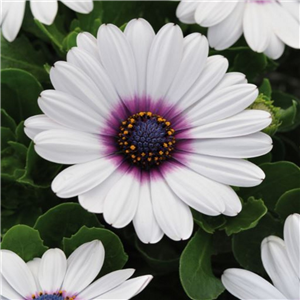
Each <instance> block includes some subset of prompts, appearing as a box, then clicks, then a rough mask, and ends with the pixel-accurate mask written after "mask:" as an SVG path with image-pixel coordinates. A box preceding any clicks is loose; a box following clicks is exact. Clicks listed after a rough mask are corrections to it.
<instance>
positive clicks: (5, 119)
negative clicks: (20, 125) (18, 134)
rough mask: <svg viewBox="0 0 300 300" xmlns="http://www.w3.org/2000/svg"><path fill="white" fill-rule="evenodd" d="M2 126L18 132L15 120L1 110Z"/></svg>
mask: <svg viewBox="0 0 300 300" xmlns="http://www.w3.org/2000/svg"><path fill="white" fill-rule="evenodd" d="M1 126H2V127H5V128H9V129H10V130H11V131H12V132H14V131H15V130H16V126H17V125H16V122H15V121H14V119H13V118H12V117H11V116H9V115H8V114H7V112H6V111H5V110H4V109H1Z"/></svg>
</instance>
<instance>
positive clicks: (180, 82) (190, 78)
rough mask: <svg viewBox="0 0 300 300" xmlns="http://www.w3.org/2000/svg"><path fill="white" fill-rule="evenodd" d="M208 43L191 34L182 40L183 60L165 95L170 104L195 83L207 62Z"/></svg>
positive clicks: (204, 38)
mask: <svg viewBox="0 0 300 300" xmlns="http://www.w3.org/2000/svg"><path fill="white" fill-rule="evenodd" d="M207 55H208V42H207V39H206V37H205V36H203V35H201V34H200V33H193V34H189V35H188V36H186V37H185V38H184V40H183V58H182V61H181V65H180V67H179V69H178V72H177V74H176V77H175V79H174V81H173V83H172V85H171V87H170V89H169V91H168V93H167V96H166V97H167V99H168V101H170V102H171V103H173V104H175V103H177V102H178V101H179V100H180V98H181V97H182V96H183V95H184V94H186V93H187V92H188V91H189V89H190V88H191V86H193V84H194V83H195V81H196V80H197V78H198V77H199V76H200V74H201V72H202V71H203V68H204V66H205V64H206V61H207Z"/></svg>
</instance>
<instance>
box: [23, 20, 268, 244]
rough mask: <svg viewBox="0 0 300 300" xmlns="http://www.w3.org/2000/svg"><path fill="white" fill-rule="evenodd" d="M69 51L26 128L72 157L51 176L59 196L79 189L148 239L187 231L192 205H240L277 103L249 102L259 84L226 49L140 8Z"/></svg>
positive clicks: (53, 156)
mask: <svg viewBox="0 0 300 300" xmlns="http://www.w3.org/2000/svg"><path fill="white" fill-rule="evenodd" d="M77 44H78V47H77V48H73V49H72V50H71V51H69V53H68V55H67V62H57V63H56V64H55V66H54V67H53V68H52V69H51V71H50V78H51V82H52V84H53V86H54V88H55V90H47V91H44V92H43V93H42V94H41V96H40V98H39V99H38V103H39V106H40V108H41V110H42V111H43V112H44V115H39V116H35V117H32V118H29V119H27V120H26V122H25V126H26V128H25V132H26V133H27V135H28V136H29V137H30V138H32V139H33V141H34V144H35V150H36V151H37V153H38V154H39V155H40V156H42V157H44V158H45V159H47V160H50V161H52V162H56V163H62V164H75V165H74V166H71V167H69V168H67V169H65V170H64V171H62V172H61V173H60V174H59V175H58V176H57V177H56V178H55V179H54V181H53V183H52V189H53V191H54V192H55V193H56V194H57V195H58V196H59V197H62V198H69V197H74V196H78V197H79V202H80V204H81V205H82V206H83V207H84V208H86V209H87V210H88V211H90V212H94V213H103V214H104V218H105V220H106V222H108V223H109V224H111V225H112V226H114V227H116V228H121V227H124V226H126V225H127V224H129V223H130V222H131V221H132V220H133V225H134V227H135V230H136V232H137V234H138V236H139V238H140V239H141V240H142V241H143V242H145V243H155V242H157V241H159V240H160V239H161V238H162V236H163V234H164V233H165V234H166V235H167V236H168V237H170V238H171V239H174V240H180V239H187V238H189V237H190V235H191V233H192V230H193V218H192V214H191V211H190V208H189V206H190V207H192V208H194V209H196V210H197V211H200V212H202V213H204V214H207V215H212V216H215V215H219V214H225V215H228V216H235V215H236V214H238V212H239V211H240V210H241V202H240V200H239V198H238V196H237V195H236V194H235V192H234V191H233V190H232V188H231V187H229V185H233V186H254V185H258V184H260V183H261V181H262V180H263V178H264V173H263V172H262V170H261V169H260V168H258V167H257V166H256V165H254V164H252V163H251V162H249V161H246V160H243V158H245V157H254V156H258V155H262V154H264V153H266V152H268V151H270V149H271V147H272V146H271V139H270V137H269V136H267V135H266V134H263V133H260V132H258V131H259V130H261V129H263V128H264V127H266V126H268V125H269V124H270V122H271V118H270V114H269V113H268V112H265V111H259V110H245V108H246V107H248V106H249V105H250V104H251V103H252V102H253V101H254V100H255V98H256V97H257V94H258V92H257V88H256V86H254V85H253V84H248V83H247V82H246V79H245V76H244V75H243V74H240V73H228V74H226V70H227V68H228V61H227V60H226V59H225V58H224V57H222V56H212V57H209V58H208V57H207V55H208V43H207V40H206V38H205V37H204V36H202V35H201V34H198V33H195V34H191V35H188V36H187V37H185V38H183V35H182V31H181V29H180V28H179V26H175V25H174V24H167V25H165V26H164V27H163V28H162V29H161V30H160V31H159V32H158V33H157V35H155V33H154V31H153V29H152V27H151V26H150V24H149V23H148V22H147V21H145V20H143V19H138V20H132V21H131V22H129V23H128V25H127V27H126V29H125V32H124V33H123V32H122V31H121V30H120V29H119V28H117V27H116V26H114V25H102V26H101V27H100V29H99V31H98V37H97V39H95V38H94V37H93V36H91V35H90V34H88V33H82V34H80V35H79V36H78V39H77Z"/></svg>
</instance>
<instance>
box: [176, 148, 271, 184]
mask: <svg viewBox="0 0 300 300" xmlns="http://www.w3.org/2000/svg"><path fill="white" fill-rule="evenodd" d="M176 159H177V160H178V161H179V162H181V161H184V159H185V161H184V164H185V165H187V166H188V167H190V168H191V169H192V170H194V171H195V172H197V173H199V174H201V175H203V176H206V177H208V178H210V179H212V180H215V181H218V182H220V183H223V184H227V185H232V186H241V187H250V186H256V185H259V184H261V183H262V181H263V180H264V178H265V174H264V172H263V171H262V170H261V169H260V168H259V167H257V166H256V165H255V164H253V163H251V162H249V161H247V160H243V159H234V158H223V157H216V156H208V155H202V154H194V153H189V154H188V155H186V154H179V153H178V154H176Z"/></svg>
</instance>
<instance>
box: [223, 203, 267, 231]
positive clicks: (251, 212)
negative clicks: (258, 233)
mask: <svg viewBox="0 0 300 300" xmlns="http://www.w3.org/2000/svg"><path fill="white" fill-rule="evenodd" d="M267 212H268V209H267V207H266V206H265V205H264V202H263V201H262V200H261V199H259V200H256V199H255V198H254V197H250V198H249V199H248V201H247V202H245V203H243V208H242V211H241V212H240V213H239V214H238V215H237V216H236V217H232V218H229V217H228V218H227V223H226V225H225V226H224V228H225V232H226V234H227V235H232V234H233V233H238V232H240V231H244V230H248V229H250V228H253V227H255V226H256V225H257V223H258V221H259V220H260V219H261V218H262V217H263V216H264V215H265V214H266V213H267Z"/></svg>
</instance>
